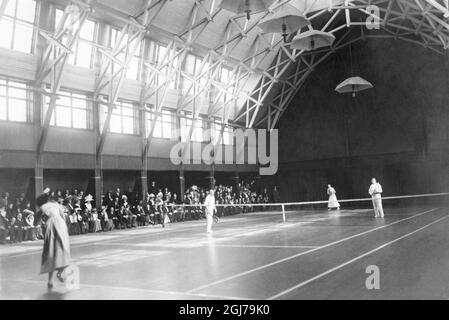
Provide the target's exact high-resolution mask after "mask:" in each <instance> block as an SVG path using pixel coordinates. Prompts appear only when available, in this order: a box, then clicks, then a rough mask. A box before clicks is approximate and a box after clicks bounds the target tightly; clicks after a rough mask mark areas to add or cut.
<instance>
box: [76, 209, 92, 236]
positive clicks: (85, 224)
mask: <svg viewBox="0 0 449 320" xmlns="http://www.w3.org/2000/svg"><path fill="white" fill-rule="evenodd" d="M89 215H90V212H89V211H88V210H87V208H86V209H84V210H80V211H79V217H81V219H80V218H79V217H78V222H79V225H80V233H81V234H84V233H89Z"/></svg>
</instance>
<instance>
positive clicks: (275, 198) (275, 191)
mask: <svg viewBox="0 0 449 320" xmlns="http://www.w3.org/2000/svg"><path fill="white" fill-rule="evenodd" d="M280 201H281V197H280V196H279V191H278V188H277V186H274V187H273V202H274V203H279V202H280Z"/></svg>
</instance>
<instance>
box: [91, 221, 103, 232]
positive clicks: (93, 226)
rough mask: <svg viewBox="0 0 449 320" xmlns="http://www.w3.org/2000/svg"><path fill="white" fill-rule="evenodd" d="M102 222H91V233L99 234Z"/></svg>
mask: <svg viewBox="0 0 449 320" xmlns="http://www.w3.org/2000/svg"><path fill="white" fill-rule="evenodd" d="M101 230H102V229H101V221H100V220H92V221H91V222H90V232H99V231H101Z"/></svg>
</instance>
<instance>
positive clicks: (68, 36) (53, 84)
mask: <svg viewBox="0 0 449 320" xmlns="http://www.w3.org/2000/svg"><path fill="white" fill-rule="evenodd" d="M76 4H77V5H78V6H77V7H79V10H80V11H79V17H78V19H79V27H78V28H77V29H76V31H75V33H72V32H71V30H70V29H69V26H68V24H67V23H66V22H67V19H69V18H70V13H69V12H67V11H64V14H63V16H62V18H61V21H59V23H58V25H57V26H56V28H55V31H54V33H53V34H50V33H46V32H44V31H41V35H42V36H43V38H45V39H46V40H47V47H46V48H45V50H44V53H43V55H42V60H41V63H40V65H39V68H38V70H37V73H36V81H35V86H36V87H38V88H39V87H41V86H42V84H43V83H44V82H45V80H46V78H47V76H50V92H46V93H45V94H46V95H48V96H50V101H49V103H48V107H47V111H46V112H45V114H44V121H43V124H42V128H41V132H40V135H39V140H38V143H37V154H38V157H40V155H41V154H42V152H43V151H44V148H45V143H46V140H47V135H48V129H49V126H50V121H51V118H52V115H53V110H54V109H55V105H56V100H57V98H58V92H59V89H60V87H61V78H62V75H63V72H64V68H65V66H66V63H67V60H68V58H69V55H70V53H71V49H72V47H73V45H74V44H75V43H76V41H78V39H79V34H80V31H81V28H82V26H83V24H84V21H86V18H87V16H88V15H89V13H90V11H91V8H90V7H89V6H88V5H87V4H84V3H82V2H79V1H76ZM69 5H74V2H71V3H69ZM52 56H54V58H52ZM41 97H42V102H45V101H43V100H44V99H43V96H41Z"/></svg>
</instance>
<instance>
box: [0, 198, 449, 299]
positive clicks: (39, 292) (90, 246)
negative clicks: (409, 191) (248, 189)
mask: <svg viewBox="0 0 449 320" xmlns="http://www.w3.org/2000/svg"><path fill="white" fill-rule="evenodd" d="M438 198H439V199H438V201H427V202H434V203H432V204H419V205H404V204H402V203H401V204H395V205H392V206H391V207H389V206H388V201H385V202H386V205H385V218H384V219H374V218H373V210H372V209H369V208H368V209H357V208H348V209H344V208H342V209H341V210H340V211H328V210H326V209H324V210H323V209H319V208H315V209H310V210H300V211H288V210H287V211H286V212H285V215H286V222H283V221H282V213H281V212H280V211H265V212H255V213H247V214H243V215H240V216H232V217H225V218H222V219H221V221H220V222H219V223H218V224H215V225H214V229H215V230H214V233H212V234H205V233H204V221H192V222H186V223H183V224H172V225H169V226H168V227H167V228H166V229H162V228H157V227H154V228H153V227H150V228H138V229H133V230H125V231H113V232H110V233H103V234H98V235H87V236H78V237H73V238H71V241H72V242H71V243H72V247H71V254H72V259H73V262H74V263H75V264H76V265H78V267H79V269H80V288H79V289H77V290H68V289H67V288H66V287H65V285H64V284H56V287H55V290H53V291H52V292H48V291H47V289H46V286H45V284H46V279H45V275H38V273H39V266H40V255H41V245H42V244H41V243H32V244H21V245H15V246H13V247H9V248H5V247H1V248H0V250H1V251H0V254H1V274H2V275H6V277H4V276H3V277H2V279H1V282H0V283H1V291H0V292H1V295H0V298H1V299H88V300H96V299H156V298H157V299H189V300H196V299H233V300H234V299H245V300H246V299H330V298H332V299H448V298H449V285H448V284H447V282H446V281H442V279H447V277H448V275H449V268H448V261H449V248H448V246H447V243H448V241H449V233H448V232H447V230H448V227H449V220H448V208H447V205H446V204H445V197H438ZM421 200H422V199H421ZM432 200H435V199H432ZM419 202H423V201H419ZM360 203H362V202H359V203H357V204H360ZM315 206H317V207H318V206H319V205H315ZM410 252H413V254H410ZM370 265H375V266H377V267H378V268H379V270H380V290H367V288H366V286H365V281H366V279H367V277H368V276H369V274H367V273H366V268H367V267H368V266H370Z"/></svg>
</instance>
